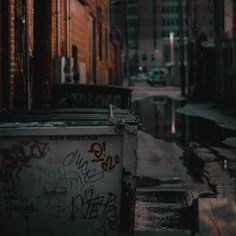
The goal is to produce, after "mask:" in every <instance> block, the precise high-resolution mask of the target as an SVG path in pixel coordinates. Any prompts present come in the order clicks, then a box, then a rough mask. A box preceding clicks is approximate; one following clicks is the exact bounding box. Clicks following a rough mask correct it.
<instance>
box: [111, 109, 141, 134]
mask: <svg viewBox="0 0 236 236" xmlns="http://www.w3.org/2000/svg"><path fill="white" fill-rule="evenodd" d="M113 107H114V106H113V105H109V123H110V124H111V125H115V126H116V129H115V130H116V133H121V131H122V130H125V131H127V132H128V133H129V134H134V135H136V134H137V132H138V131H137V126H136V125H129V124H127V123H126V122H125V120H124V119H117V118H116V117H115V116H114V113H113Z"/></svg>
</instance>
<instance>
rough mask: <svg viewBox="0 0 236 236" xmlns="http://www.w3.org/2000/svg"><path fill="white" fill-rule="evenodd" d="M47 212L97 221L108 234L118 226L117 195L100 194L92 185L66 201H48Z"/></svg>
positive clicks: (55, 215)
mask: <svg viewBox="0 0 236 236" xmlns="http://www.w3.org/2000/svg"><path fill="white" fill-rule="evenodd" d="M47 212H48V214H49V215H50V216H52V217H56V218H67V219H69V220H71V221H76V220H95V221H98V222H99V225H100V227H99V230H101V231H102V232H103V235H108V231H109V230H111V231H115V230H117V227H118V225H117V223H118V211H117V195H116V194H114V193H112V192H108V193H107V194H106V195H101V194H99V193H97V192H96V190H95V187H94V186H92V185H91V186H89V187H88V188H86V189H85V190H84V191H83V192H82V193H80V194H77V195H74V196H72V197H71V199H70V200H68V201H67V202H65V201H62V200H57V199H54V200H52V201H50V202H48V204H47Z"/></svg>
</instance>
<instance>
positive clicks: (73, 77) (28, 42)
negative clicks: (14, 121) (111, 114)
mask: <svg viewBox="0 0 236 236" xmlns="http://www.w3.org/2000/svg"><path fill="white" fill-rule="evenodd" d="M1 32H4V34H2V33H1ZM0 35H1V36H0V75H1V76H0V107H1V108H2V109H13V108H30V107H31V106H35V107H43V106H45V104H48V103H49V101H50V96H51V89H52V87H53V84H54V83H55V81H57V83H61V82H65V81H70V83H83V84H85V83H86V84H90V83H93V84H98V85H106V84H108V83H109V78H108V77H109V56H110V53H109V50H110V46H109V42H110V40H109V1H108V0H91V1H87V0H51V1H48V0H8V1H0ZM63 73H64V74H63ZM62 74H63V76H62ZM63 79H64V80H63ZM114 84H117V83H116V81H114Z"/></svg>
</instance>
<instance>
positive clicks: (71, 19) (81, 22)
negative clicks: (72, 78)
mask: <svg viewBox="0 0 236 236" xmlns="http://www.w3.org/2000/svg"><path fill="white" fill-rule="evenodd" d="M108 2H109V1H108V0H102V1H99V2H98V1H96V0H92V1H89V2H88V5H83V4H82V3H81V2H80V1H78V0H70V1H69V11H68V18H66V1H65V0H63V1H61V2H60V3H61V4H60V11H59V12H58V13H57V3H56V0H54V2H53V8H52V13H53V14H52V17H53V20H52V58H55V57H57V56H69V57H71V56H72V46H75V47H77V48H78V67H79V65H80V64H84V65H85V68H86V75H87V76H86V77H87V78H86V79H84V80H81V81H80V82H81V83H88V82H89V78H88V77H89V73H90V71H91V68H90V55H91V52H90V45H89V42H90V34H89V17H90V16H91V17H93V18H94V20H95V40H96V53H95V54H96V83H97V84H107V83H108V78H107V74H106V73H107V69H108V58H107V56H106V55H107V52H106V51H107V50H108V49H107V50H106V47H107V46H106V43H107V39H106V38H107V34H108ZM98 9H101V11H100V13H99V10H98ZM57 14H59V16H60V23H59V48H60V49H59V50H58V23H57ZM98 23H100V24H101V25H102V31H101V32H102V45H101V48H102V59H100V58H98V52H99V47H100V45H99V40H98V38H99V35H98ZM66 24H68V27H69V35H68V38H66V34H67V32H66V27H67V26H66Z"/></svg>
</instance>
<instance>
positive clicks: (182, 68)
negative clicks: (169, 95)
mask: <svg viewBox="0 0 236 236" xmlns="http://www.w3.org/2000/svg"><path fill="white" fill-rule="evenodd" d="M183 13H184V12H183V0H179V31H180V42H179V43H180V83H181V96H185V65H184V58H185V56H184V20H183V15H184V14H183Z"/></svg>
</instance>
